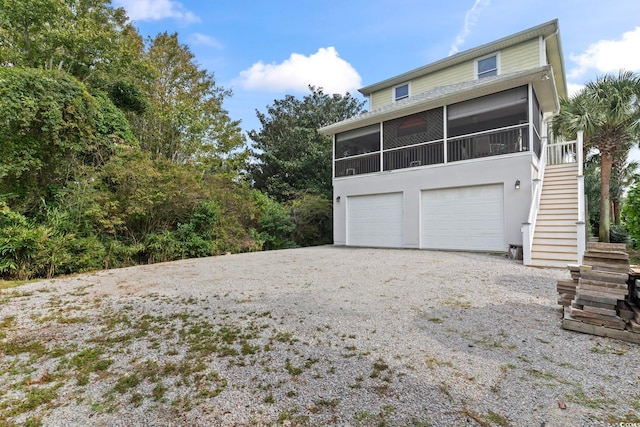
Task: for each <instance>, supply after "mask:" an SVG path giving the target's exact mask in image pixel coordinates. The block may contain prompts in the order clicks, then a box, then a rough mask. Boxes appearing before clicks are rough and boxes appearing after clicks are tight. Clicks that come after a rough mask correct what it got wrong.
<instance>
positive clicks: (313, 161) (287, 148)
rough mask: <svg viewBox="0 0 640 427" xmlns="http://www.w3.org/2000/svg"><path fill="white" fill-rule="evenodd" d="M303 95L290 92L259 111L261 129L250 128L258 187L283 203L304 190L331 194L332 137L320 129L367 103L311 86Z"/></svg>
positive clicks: (254, 177) (251, 173) (251, 170)
mask: <svg viewBox="0 0 640 427" xmlns="http://www.w3.org/2000/svg"><path fill="white" fill-rule="evenodd" d="M309 89H310V91H311V93H310V94H308V95H306V96H305V97H304V98H302V99H298V98H295V97H293V96H291V95H287V96H286V97H285V98H284V99H281V100H276V101H274V103H273V105H271V106H269V107H267V112H266V113H261V112H259V111H256V114H257V116H258V119H259V120H260V124H261V126H262V129H260V131H255V130H252V131H250V132H249V138H251V139H252V140H253V147H254V150H253V157H254V159H255V163H254V164H253V165H252V166H251V168H250V176H251V179H252V181H253V185H254V187H255V188H257V189H260V190H262V191H265V192H266V193H267V194H269V195H270V196H272V197H274V198H275V199H276V200H278V201H281V202H284V201H287V200H290V199H293V198H294V197H296V194H298V193H300V192H312V193H317V194H321V195H323V196H324V197H325V198H328V199H330V198H331V191H332V190H331V169H332V168H331V157H332V155H331V153H332V147H331V138H329V137H327V136H324V135H321V134H320V133H319V132H318V129H319V128H320V127H322V126H326V125H329V124H332V123H335V122H338V121H340V120H345V119H348V118H349V117H352V116H354V115H356V114H359V113H360V112H362V109H363V106H364V103H363V102H360V101H358V100H357V99H355V98H353V97H352V96H351V95H350V94H349V93H347V94H345V95H338V94H335V95H328V94H326V93H324V92H323V90H322V89H321V88H315V87H313V86H310V87H309Z"/></svg>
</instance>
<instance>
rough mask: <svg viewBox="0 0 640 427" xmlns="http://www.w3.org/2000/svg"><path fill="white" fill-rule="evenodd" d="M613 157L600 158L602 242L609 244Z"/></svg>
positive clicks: (607, 154) (607, 155) (603, 155)
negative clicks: (610, 188)
mask: <svg viewBox="0 0 640 427" xmlns="http://www.w3.org/2000/svg"><path fill="white" fill-rule="evenodd" d="M612 165H613V156H612V155H611V153H602V155H601V156H600V230H599V232H598V234H599V237H600V241H601V242H605V243H609V229H610V225H611V209H610V206H611V205H610V203H609V184H610V181H611V168H612Z"/></svg>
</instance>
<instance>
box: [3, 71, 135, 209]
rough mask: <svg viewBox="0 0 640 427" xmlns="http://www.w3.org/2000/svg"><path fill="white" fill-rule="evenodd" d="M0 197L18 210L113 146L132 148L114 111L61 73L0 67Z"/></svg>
mask: <svg viewBox="0 0 640 427" xmlns="http://www.w3.org/2000/svg"><path fill="white" fill-rule="evenodd" d="M0 81H2V83H3V84H2V85H0V117H3V119H2V120H1V121H0V152H2V156H1V157H0V195H2V196H3V197H4V198H8V199H12V200H14V201H16V202H18V203H21V204H22V205H23V206H29V205H30V206H32V207H33V206H34V204H37V203H39V200H40V198H42V197H44V198H46V199H48V198H50V197H51V196H52V195H54V194H55V192H56V190H57V189H60V188H62V187H64V186H65V185H67V183H69V182H73V180H74V176H75V175H76V172H77V171H78V170H79V169H80V167H81V166H82V165H89V164H91V165H97V164H100V163H102V162H103V161H104V160H105V159H106V158H107V157H108V156H109V155H110V153H111V150H112V148H113V147H114V145H115V144H116V143H121V144H122V143H126V144H134V138H133V134H132V133H131V130H130V129H129V126H128V123H127V121H126V119H125V118H124V115H123V114H122V112H121V111H120V110H118V109H117V108H115V107H114V106H113V104H112V103H111V102H110V101H109V100H108V99H107V98H106V97H100V96H99V97H97V98H95V97H92V96H91V95H90V94H89V92H88V91H87V89H86V87H85V86H84V85H83V84H82V83H80V82H78V81H77V80H76V79H74V78H73V77H71V76H69V75H68V74H66V73H61V72H58V71H47V70H37V69H22V68H17V67H4V68H0Z"/></svg>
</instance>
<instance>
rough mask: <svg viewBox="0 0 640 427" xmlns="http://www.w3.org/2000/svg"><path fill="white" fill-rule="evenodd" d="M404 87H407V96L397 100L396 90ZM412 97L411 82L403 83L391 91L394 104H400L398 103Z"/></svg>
mask: <svg viewBox="0 0 640 427" xmlns="http://www.w3.org/2000/svg"><path fill="white" fill-rule="evenodd" d="M403 86H406V87H407V96H403V97H402V98H397V97H396V90H397V89H398V88H401V87H403ZM410 96H411V82H406V83H402V84H399V85H396V86H394V87H393V88H392V89H391V97H392V99H393V102H398V101H401V100H403V99H407V98H408V97H410Z"/></svg>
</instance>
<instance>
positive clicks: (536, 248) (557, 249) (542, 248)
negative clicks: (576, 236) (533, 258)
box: [531, 242, 578, 258]
mask: <svg viewBox="0 0 640 427" xmlns="http://www.w3.org/2000/svg"><path fill="white" fill-rule="evenodd" d="M542 252H548V253H554V254H571V256H572V257H576V254H577V253H578V245H577V244H574V245H573V246H565V245H555V244H553V245H542V244H536V243H535V242H534V244H533V248H532V249H531V253H532V254H533V253H542ZM576 258H577V257H576Z"/></svg>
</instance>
